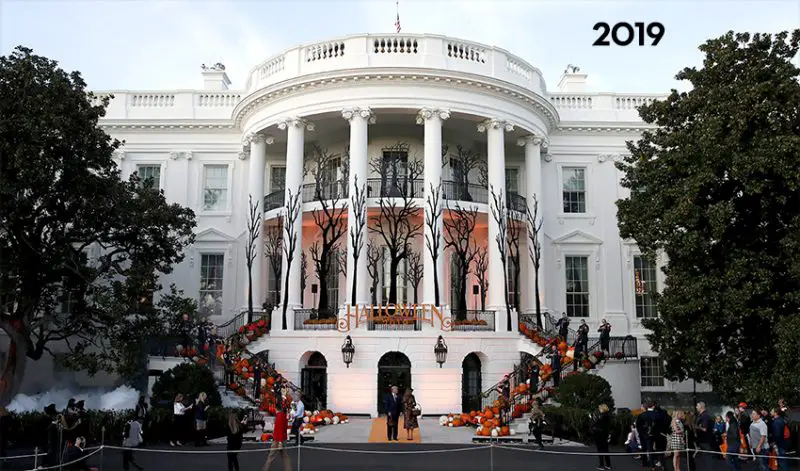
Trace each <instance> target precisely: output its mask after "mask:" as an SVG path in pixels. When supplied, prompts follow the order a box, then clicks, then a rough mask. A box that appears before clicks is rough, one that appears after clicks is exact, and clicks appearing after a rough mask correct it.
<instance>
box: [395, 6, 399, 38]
mask: <svg viewBox="0 0 800 471" xmlns="http://www.w3.org/2000/svg"><path fill="white" fill-rule="evenodd" d="M396 5H397V20H396V21H395V22H394V27H395V29H397V32H398V33H400V2H399V1H398V2H397V3H396Z"/></svg>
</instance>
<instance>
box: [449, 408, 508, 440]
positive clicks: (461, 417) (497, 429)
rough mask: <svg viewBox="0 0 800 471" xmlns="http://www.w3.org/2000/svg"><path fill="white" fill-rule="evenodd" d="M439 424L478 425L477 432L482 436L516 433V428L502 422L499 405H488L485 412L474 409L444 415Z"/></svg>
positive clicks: (456, 425) (451, 425)
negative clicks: (468, 411)
mask: <svg viewBox="0 0 800 471" xmlns="http://www.w3.org/2000/svg"><path fill="white" fill-rule="evenodd" d="M439 424H441V425H442V426H445V427H463V426H465V425H476V426H477V428H476V429H475V433H476V435H479V436H482V437H505V436H509V435H514V430H513V429H511V428H510V427H508V426H507V425H505V424H503V423H502V422H501V420H500V409H499V408H498V407H486V409H484V411H483V412H478V411H472V412H470V413H469V414H467V413H464V414H450V415H443V416H441V417H439Z"/></svg>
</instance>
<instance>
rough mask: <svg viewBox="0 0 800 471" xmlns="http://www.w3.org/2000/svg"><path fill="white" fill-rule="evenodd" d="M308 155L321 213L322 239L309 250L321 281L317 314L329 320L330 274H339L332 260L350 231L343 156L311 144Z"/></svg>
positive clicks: (318, 223)
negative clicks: (339, 176) (346, 214)
mask: <svg viewBox="0 0 800 471" xmlns="http://www.w3.org/2000/svg"><path fill="white" fill-rule="evenodd" d="M309 154H310V155H309V156H308V157H307V159H306V162H307V167H306V173H307V174H310V175H311V178H312V181H313V185H314V198H315V199H316V201H317V203H318V204H319V210H317V211H314V212H313V213H312V216H313V218H314V224H315V225H316V226H317V228H318V229H319V234H320V240H319V241H315V242H314V244H313V245H312V246H311V248H310V249H309V251H310V252H311V259H312V260H313V261H314V269H315V271H316V273H317V279H318V280H319V291H318V292H319V304H318V306H317V312H319V314H320V317H321V318H326V317H330V316H331V315H332V311H331V309H332V308H333V306H330V302H329V300H328V280H329V278H328V274H329V272H330V270H337V271H338V268H337V267H336V261H335V260H333V257H334V255H335V253H336V250H337V248H338V246H339V241H340V240H341V239H342V237H344V235H345V233H346V232H347V220H346V218H345V209H346V208H347V200H346V196H345V194H346V189H347V185H346V184H345V185H343V184H342V183H341V180H339V178H338V173H339V171H340V168H341V162H342V159H341V156H339V155H337V154H331V153H329V152H328V151H327V149H324V148H322V147H320V146H319V145H317V144H312V145H311V148H310V152H309ZM333 314H335V312H333Z"/></svg>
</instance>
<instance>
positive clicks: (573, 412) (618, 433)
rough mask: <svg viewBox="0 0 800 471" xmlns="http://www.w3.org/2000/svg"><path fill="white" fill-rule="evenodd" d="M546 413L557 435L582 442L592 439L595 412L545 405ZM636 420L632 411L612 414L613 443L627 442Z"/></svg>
mask: <svg viewBox="0 0 800 471" xmlns="http://www.w3.org/2000/svg"><path fill="white" fill-rule="evenodd" d="M544 413H545V416H546V418H547V419H546V420H547V422H548V423H549V424H550V426H551V427H552V430H553V434H554V435H555V436H556V437H558V438H561V439H564V440H571V441H575V442H581V443H587V442H588V441H589V440H590V438H591V428H592V420H593V419H592V417H591V415H592V414H593V412H590V411H588V410H585V409H578V408H573V407H554V406H545V407H544ZM594 413H596V411H595V412H594ZM635 420H636V419H635V418H634V417H633V414H631V413H630V412H617V413H616V414H612V415H611V444H612V445H623V444H624V443H625V440H626V439H627V438H628V432H630V430H631V425H633V424H634V422H635Z"/></svg>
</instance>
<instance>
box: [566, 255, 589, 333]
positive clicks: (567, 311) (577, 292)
mask: <svg viewBox="0 0 800 471" xmlns="http://www.w3.org/2000/svg"><path fill="white" fill-rule="evenodd" d="M568 258H582V259H585V260H586V289H587V291H585V293H586V298H587V299H586V310H587V312H586V314H587V315H585V316H576V315H570V313H569V306H570V304H569V303H568V302H567V300H568V297H569V295H570V294H571V293H570V292H569V291H568V284H567V270H568V268H567V259H568ZM591 259H592V254H590V253H583V252H579V251H575V252H572V251H570V252H568V253H565V254H563V260H562V264H563V267H564V273H563V276H562V281H563V283H564V291H563V293H564V298H563V299H564V312H566V313H567V315H568V316H569V318H570V319H590V318H591V317H592V313H593V311H594V310H593V309H592V298H593V296H592V288H593V286H592V275H591V268H590V266H591ZM582 293H584V291H576V292H572V294H582Z"/></svg>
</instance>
